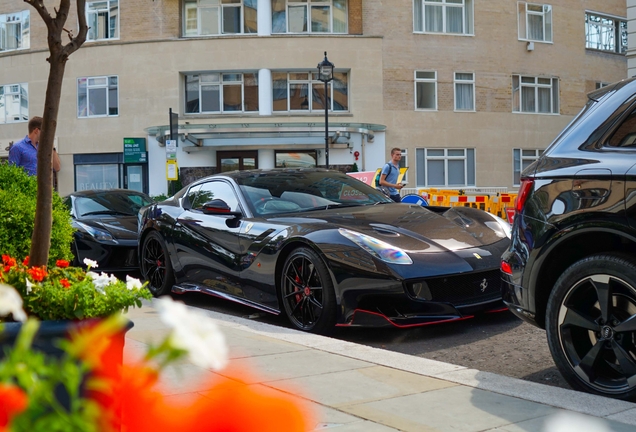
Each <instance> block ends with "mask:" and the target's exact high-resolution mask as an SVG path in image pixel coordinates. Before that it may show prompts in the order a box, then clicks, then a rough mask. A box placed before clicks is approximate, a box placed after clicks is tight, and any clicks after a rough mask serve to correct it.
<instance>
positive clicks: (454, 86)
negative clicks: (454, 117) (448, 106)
mask: <svg viewBox="0 0 636 432" xmlns="http://www.w3.org/2000/svg"><path fill="white" fill-rule="evenodd" d="M459 74H470V75H472V79H470V80H464V79H458V78H457V75H459ZM458 84H463V85H467V84H469V85H470V86H471V87H472V96H473V99H472V105H473V106H472V108H470V109H462V108H458V107H457V102H458V101H457V94H458V92H457V85H458ZM475 87H476V85H475V72H454V73H453V93H454V95H453V98H454V105H453V107H454V111H455V112H475V111H476V101H475Z"/></svg>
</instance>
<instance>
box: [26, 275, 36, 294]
mask: <svg viewBox="0 0 636 432" xmlns="http://www.w3.org/2000/svg"><path fill="white" fill-rule="evenodd" d="M24 280H25V281H26V287H27V289H26V293H27V294H31V291H32V290H31V288H33V286H34V285H33V284H32V283H31V281H30V280H29V278H24Z"/></svg>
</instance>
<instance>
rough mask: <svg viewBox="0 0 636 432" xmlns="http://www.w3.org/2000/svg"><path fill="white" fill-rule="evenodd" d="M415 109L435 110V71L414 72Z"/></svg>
mask: <svg viewBox="0 0 636 432" xmlns="http://www.w3.org/2000/svg"><path fill="white" fill-rule="evenodd" d="M415 109H416V110H436V109H437V72H436V71H415Z"/></svg>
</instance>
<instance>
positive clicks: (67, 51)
mask: <svg viewBox="0 0 636 432" xmlns="http://www.w3.org/2000/svg"><path fill="white" fill-rule="evenodd" d="M75 2H76V5H77V21H78V22H79V32H78V33H77V36H75V37H73V35H72V34H69V37H70V38H71V41H70V42H69V43H68V44H67V45H65V46H64V52H63V54H64V55H66V56H67V57H68V56H70V55H71V54H73V53H74V52H75V51H77V50H78V49H79V48H80V47H81V46H82V45H83V44H84V42H86V35H87V34H88V24H87V23H86V0H75Z"/></svg>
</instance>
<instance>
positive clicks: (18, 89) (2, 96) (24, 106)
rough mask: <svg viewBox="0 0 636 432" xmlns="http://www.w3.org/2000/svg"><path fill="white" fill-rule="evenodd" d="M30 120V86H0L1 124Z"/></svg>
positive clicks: (23, 84) (24, 84)
mask: <svg viewBox="0 0 636 432" xmlns="http://www.w3.org/2000/svg"><path fill="white" fill-rule="evenodd" d="M28 120H29V85H28V84H26V83H22V84H9V85H0V124H4V123H17V122H25V121H28Z"/></svg>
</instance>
